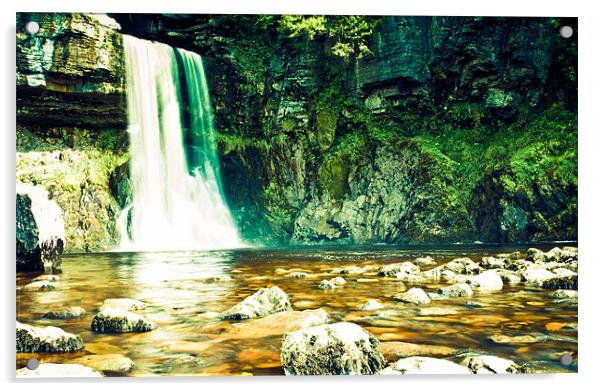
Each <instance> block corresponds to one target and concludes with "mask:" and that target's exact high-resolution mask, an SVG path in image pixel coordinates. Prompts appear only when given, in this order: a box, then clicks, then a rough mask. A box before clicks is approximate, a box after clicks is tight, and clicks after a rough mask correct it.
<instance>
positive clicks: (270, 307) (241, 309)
mask: <svg viewBox="0 0 602 391" xmlns="http://www.w3.org/2000/svg"><path fill="white" fill-rule="evenodd" d="M292 309H293V308H292V307H291V303H290V301H289V299H288V295H287V294H286V293H284V291H282V289H280V288H278V287H277V286H273V287H271V288H261V289H259V290H258V291H257V292H255V293H253V294H252V295H251V296H248V297H247V298H245V299H244V300H243V301H241V302H240V303H238V304H236V305H235V306H234V307H232V308H230V309H229V310H226V311H224V312H222V314H221V315H220V317H221V318H222V319H231V320H241V319H250V318H260V317H263V316H266V315H269V314H273V313H276V312H281V311H291V310H292Z"/></svg>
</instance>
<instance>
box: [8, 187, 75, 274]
mask: <svg viewBox="0 0 602 391" xmlns="http://www.w3.org/2000/svg"><path fill="white" fill-rule="evenodd" d="M16 213H17V214H16V220H17V228H16V237H17V245H16V246H17V254H16V255H17V258H16V259H17V271H33V270H35V271H54V270H58V269H59V268H60V265H61V260H60V256H61V254H63V249H64V247H65V224H64V222H63V212H62V211H61V208H59V206H58V205H57V204H56V202H55V201H53V200H50V199H48V192H47V191H46V190H45V189H44V188H42V187H38V186H32V185H26V184H22V183H17V205H16Z"/></svg>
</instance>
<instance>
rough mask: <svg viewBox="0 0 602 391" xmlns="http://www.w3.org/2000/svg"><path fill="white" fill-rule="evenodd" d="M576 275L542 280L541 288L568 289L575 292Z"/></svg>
mask: <svg viewBox="0 0 602 391" xmlns="http://www.w3.org/2000/svg"><path fill="white" fill-rule="evenodd" d="M577 280H578V278H577V275H576V274H574V275H570V276H556V277H552V278H548V279H546V280H544V281H543V282H542V284H541V286H542V288H545V289H570V290H576V289H577V288H578V286H577V285H578V284H577Z"/></svg>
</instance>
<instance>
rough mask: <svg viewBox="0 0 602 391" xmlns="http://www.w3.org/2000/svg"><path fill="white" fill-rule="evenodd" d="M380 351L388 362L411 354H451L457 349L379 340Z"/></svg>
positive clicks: (411, 355)
mask: <svg viewBox="0 0 602 391" xmlns="http://www.w3.org/2000/svg"><path fill="white" fill-rule="evenodd" d="M380 351H381V353H382V355H383V357H384V358H385V360H386V361H388V362H390V361H397V360H399V359H400V358H406V357H413V356H451V355H452V354H456V353H457V349H454V348H449V347H447V346H437V345H419V344H414V343H408V342H397V341H394V342H381V343H380Z"/></svg>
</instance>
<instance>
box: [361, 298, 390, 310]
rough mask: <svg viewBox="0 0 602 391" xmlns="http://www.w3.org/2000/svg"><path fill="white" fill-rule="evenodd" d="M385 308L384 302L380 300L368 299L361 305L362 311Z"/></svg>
mask: <svg viewBox="0 0 602 391" xmlns="http://www.w3.org/2000/svg"><path fill="white" fill-rule="evenodd" d="M383 308H385V306H384V305H383V303H381V302H380V301H378V300H374V299H371V300H368V301H367V302H365V303H364V304H363V305H362V306H361V307H360V311H374V310H381V309H383Z"/></svg>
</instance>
